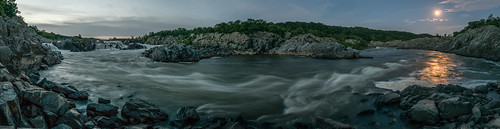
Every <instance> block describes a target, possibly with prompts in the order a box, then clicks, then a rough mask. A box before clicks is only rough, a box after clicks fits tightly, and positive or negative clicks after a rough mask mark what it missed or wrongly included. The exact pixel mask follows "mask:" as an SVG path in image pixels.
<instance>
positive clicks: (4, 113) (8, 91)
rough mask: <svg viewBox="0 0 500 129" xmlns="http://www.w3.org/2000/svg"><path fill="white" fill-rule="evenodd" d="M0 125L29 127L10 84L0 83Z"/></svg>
mask: <svg viewBox="0 0 500 129" xmlns="http://www.w3.org/2000/svg"><path fill="white" fill-rule="evenodd" d="M0 125H9V126H16V127H30V126H29V125H28V123H27V121H26V120H25V119H24V117H23V115H22V113H21V106H20V105H19V99H18V96H17V94H16V92H15V91H14V87H13V86H12V84H11V83H10V82H0Z"/></svg>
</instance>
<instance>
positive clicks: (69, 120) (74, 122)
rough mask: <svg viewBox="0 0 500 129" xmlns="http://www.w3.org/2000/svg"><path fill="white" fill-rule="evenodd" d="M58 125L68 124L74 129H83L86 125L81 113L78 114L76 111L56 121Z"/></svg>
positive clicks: (70, 111)
mask: <svg viewBox="0 0 500 129" xmlns="http://www.w3.org/2000/svg"><path fill="white" fill-rule="evenodd" d="M56 124H66V125H69V126H71V128H73V129H82V128H83V124H84V123H83V121H82V118H81V115H80V113H78V111H76V110H75V109H71V110H69V111H67V112H66V113H64V115H63V116H61V118H59V119H58V120H57V121H56Z"/></svg>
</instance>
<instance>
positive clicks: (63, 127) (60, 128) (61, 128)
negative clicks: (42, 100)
mask: <svg viewBox="0 0 500 129" xmlns="http://www.w3.org/2000/svg"><path fill="white" fill-rule="evenodd" d="M51 129H72V128H71V126H68V125H65V124H59V125H57V126H56V127H53V128H51Z"/></svg>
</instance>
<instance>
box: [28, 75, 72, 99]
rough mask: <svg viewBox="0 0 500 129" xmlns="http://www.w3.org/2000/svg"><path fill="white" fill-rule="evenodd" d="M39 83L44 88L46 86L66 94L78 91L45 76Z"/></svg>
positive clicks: (48, 88)
mask: <svg viewBox="0 0 500 129" xmlns="http://www.w3.org/2000/svg"><path fill="white" fill-rule="evenodd" d="M37 85H38V86H40V87H42V88H45V89H47V90H52V91H55V92H57V93H63V94H64V95H66V96H68V95H70V94H74V93H76V90H73V89H71V88H69V87H67V86H64V85H61V84H57V83H55V82H52V81H49V80H47V79H46V78H44V79H42V80H41V81H40V82H38V84H37Z"/></svg>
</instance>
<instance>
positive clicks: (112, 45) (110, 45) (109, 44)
mask: <svg viewBox="0 0 500 129" xmlns="http://www.w3.org/2000/svg"><path fill="white" fill-rule="evenodd" d="M126 48H127V45H124V44H123V43H122V41H104V42H102V43H101V42H100V43H96V49H119V50H121V49H126Z"/></svg>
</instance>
